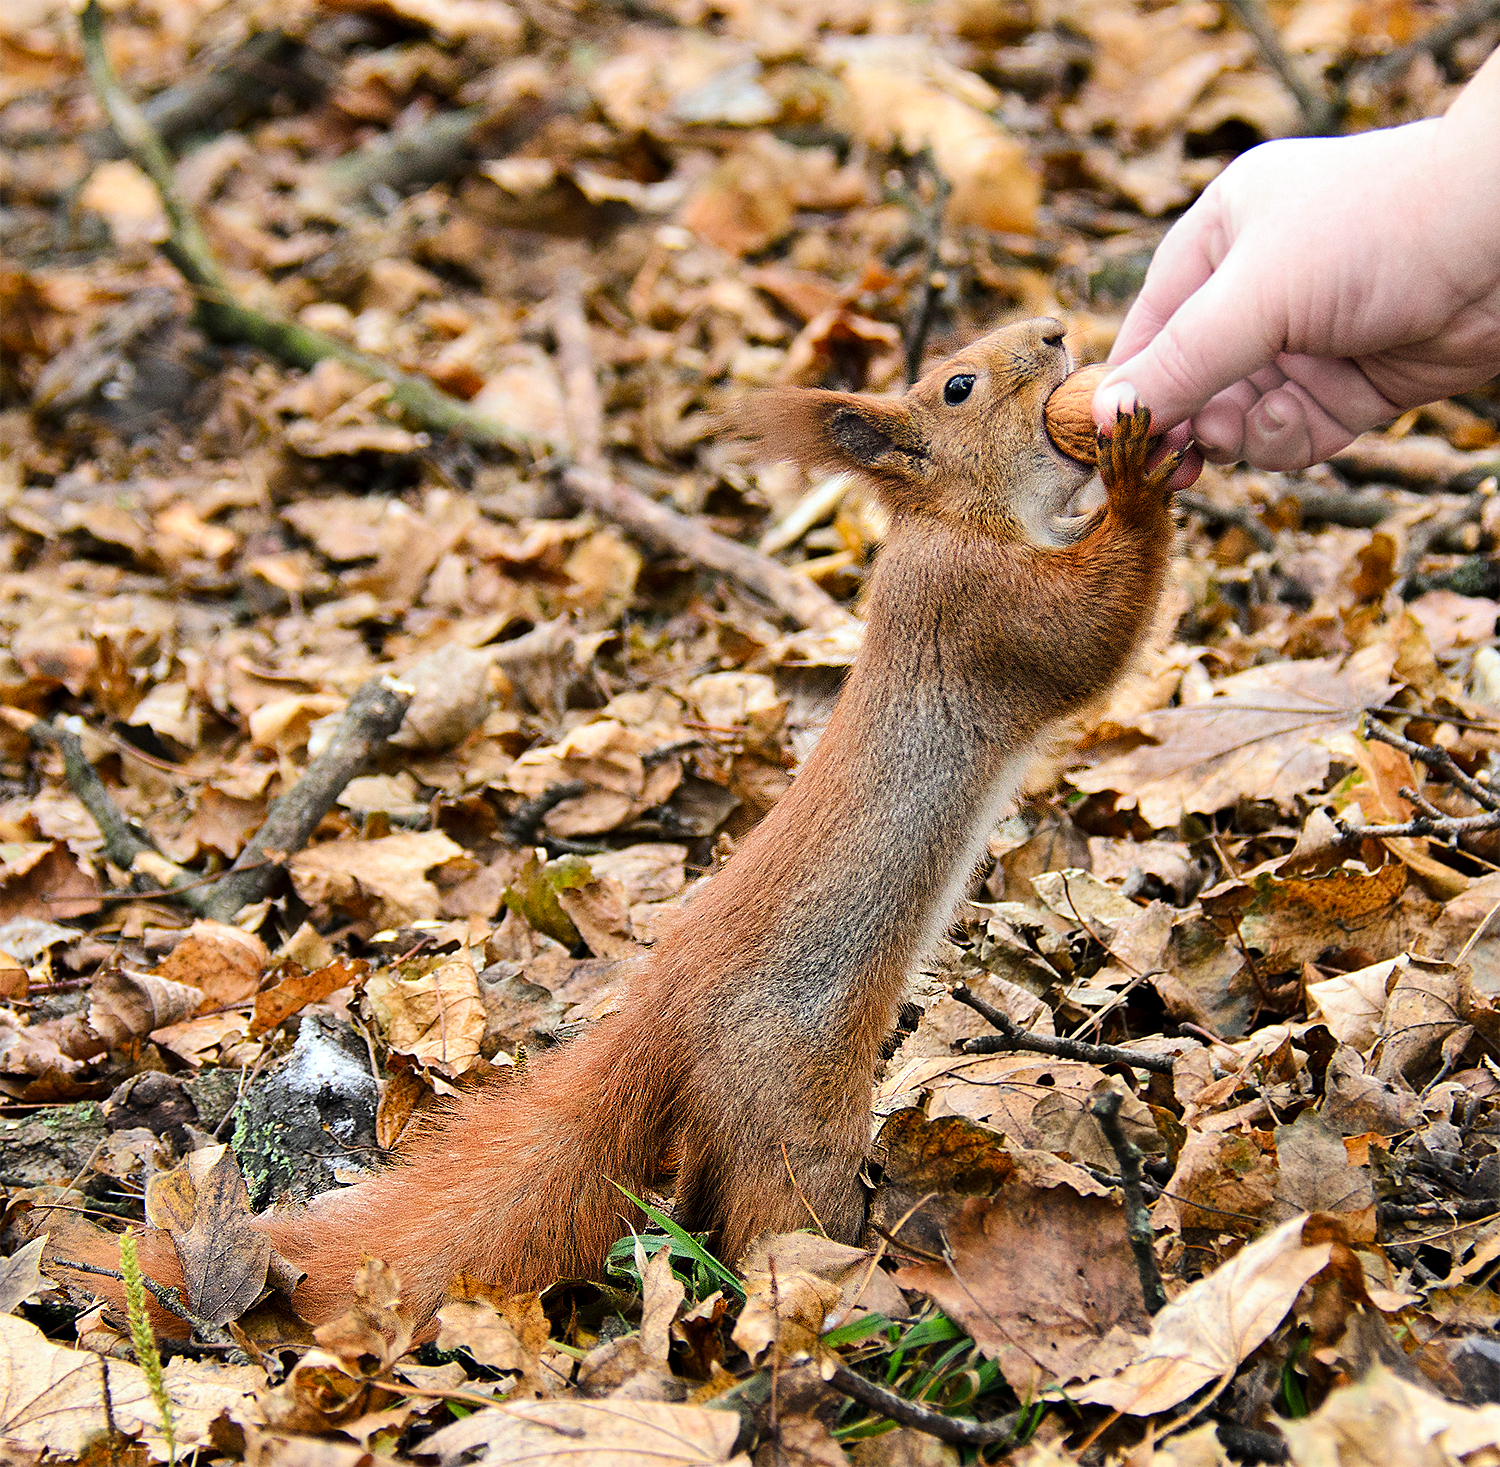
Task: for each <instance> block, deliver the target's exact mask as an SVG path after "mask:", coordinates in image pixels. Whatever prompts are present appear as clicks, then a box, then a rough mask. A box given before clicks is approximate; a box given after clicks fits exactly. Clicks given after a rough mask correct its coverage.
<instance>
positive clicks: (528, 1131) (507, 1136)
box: [259, 1015, 679, 1324]
mask: <svg viewBox="0 0 1500 1467" xmlns="http://www.w3.org/2000/svg"><path fill="white" fill-rule="evenodd" d="M630 1017H635V1016H633V1015H632V1016H630ZM630 1017H627V1016H626V1015H620V1016H618V1017H616V1018H612V1019H609V1020H606V1021H605V1022H604V1023H603V1024H601V1025H600V1026H599V1028H597V1029H595V1030H593V1031H591V1032H590V1033H588V1034H585V1035H583V1036H581V1037H580V1038H578V1039H576V1040H574V1041H573V1042H572V1043H570V1044H568V1045H566V1046H565V1047H563V1048H561V1049H559V1050H557V1051H555V1052H553V1053H550V1054H548V1055H546V1056H544V1057H542V1058H541V1059H538V1060H534V1061H533V1062H532V1063H531V1064H530V1065H529V1066H528V1067H527V1068H528V1073H527V1074H526V1076H525V1077H524V1078H520V1079H515V1080H510V1081H501V1082H499V1083H492V1084H490V1085H488V1086H486V1087H485V1088H484V1089H483V1090H479V1091H476V1092H475V1093H474V1094H472V1095H467V1096H465V1097H463V1098H462V1099H461V1100H459V1101H457V1102H456V1103H455V1105H454V1108H453V1110H452V1111H451V1112H450V1114H449V1115H448V1116H447V1117H446V1118H445V1119H441V1120H439V1121H437V1122H434V1123H433V1124H432V1125H430V1126H428V1127H426V1128H424V1129H423V1131H422V1132H421V1133H420V1134H419V1135H418V1137H417V1138H416V1139H415V1141H414V1142H413V1143H411V1144H409V1145H407V1146H405V1147H404V1148H403V1155H402V1160H401V1162H400V1163H399V1164H398V1165H396V1166H394V1167H392V1168H391V1169H390V1170H389V1171H387V1172H384V1173H382V1174H381V1175H380V1176H378V1177H374V1178H372V1179H371V1180H369V1181H367V1182H361V1183H359V1184H358V1185H357V1186H354V1187H351V1188H349V1189H347V1190H345V1191H343V1192H338V1193H332V1194H329V1195H328V1196H326V1197H325V1198H322V1199H318V1200H317V1201H315V1202H314V1203H313V1204H312V1205H311V1206H310V1207H307V1208H304V1209H300V1210H297V1211H292V1212H281V1213H272V1214H269V1215H268V1216H267V1217H265V1218H264V1219H262V1220H261V1222H260V1224H259V1225H260V1226H261V1227H263V1228H264V1230H265V1231H266V1233H267V1234H268V1235H269V1236H270V1238H271V1241H272V1243H273V1244H274V1245H275V1247H276V1249H277V1251H278V1252H280V1253H281V1254H283V1255H284V1256H285V1257H286V1258H288V1259H289V1260H290V1261H291V1262H292V1263H294V1264H296V1265H297V1267H299V1268H301V1269H303V1270H305V1272H306V1273H307V1278H306V1279H305V1280H304V1282H303V1283H302V1285H301V1286H300V1287H299V1288H298V1290H297V1293H296V1296H295V1301H294V1302H295V1303H296V1306H297V1309H298V1312H299V1313H300V1314H302V1316H303V1317H304V1318H305V1319H307V1320H309V1321H311V1322H312V1323H314V1324H318V1323H321V1322H322V1321H324V1320H326V1319H330V1318H333V1317H335V1316H337V1315H338V1314H340V1313H341V1312H342V1311H343V1310H344V1309H345V1308H346V1307H347V1306H348V1304H349V1302H350V1299H351V1295H350V1287H349V1286H350V1280H351V1278H352V1277H353V1274H354V1271H355V1269H356V1268H357V1267H358V1266H359V1263H360V1260H361V1259H362V1258H363V1257H365V1256H367V1255H368V1256H370V1257H373V1258H380V1259H383V1260H384V1261H385V1262H386V1263H388V1264H390V1265H391V1267H392V1268H394V1269H395V1270H396V1272H397V1274H398V1275H399V1276H400V1278H401V1282H402V1298H403V1301H404V1302H406V1303H408V1304H410V1305H411V1306H412V1307H413V1308H414V1310H415V1311H416V1312H417V1314H418V1315H419V1317H420V1318H422V1319H426V1318H427V1317H428V1316H429V1315H431V1313H432V1312H433V1311H434V1310H435V1309H436V1308H437V1307H438V1306H439V1305H440V1304H441V1303H442V1300H443V1295H444V1291H445V1289H446V1286H447V1283H448V1280H449V1279H450V1278H452V1277H453V1275H454V1274H456V1273H459V1272H463V1273H468V1274H472V1275H475V1276H476V1277H478V1278H480V1279H483V1280H485V1281H486V1282H489V1283H493V1284H498V1285H501V1286H503V1287H505V1288H506V1289H509V1290H512V1291H520V1290H525V1289H539V1288H544V1287H545V1286H546V1285H548V1284H550V1283H552V1282H553V1281H554V1280H556V1279H559V1278H588V1277H593V1276H596V1275H597V1274H598V1273H599V1271H600V1270H601V1269H602V1267H603V1265H604V1260H605V1256H606V1255H607V1253H608V1252H609V1248H610V1245H611V1244H612V1243H614V1241H615V1240H616V1239H617V1238H619V1237H620V1236H621V1235H622V1234H623V1233H624V1232H625V1230H626V1226H627V1224H628V1223H630V1222H634V1221H637V1220H638V1213H637V1209H636V1208H635V1207H634V1206H633V1205H632V1204H631V1203H630V1202H629V1201H628V1199H626V1198H625V1197H624V1196H622V1195H621V1193H620V1191H619V1189H618V1188H617V1187H616V1186H615V1185H614V1183H616V1182H618V1183H620V1184H621V1185H622V1186H625V1187H628V1188H630V1190H631V1191H633V1192H637V1193H639V1192H640V1190H641V1189H642V1188H643V1187H645V1186H649V1184H650V1181H651V1178H652V1176H653V1175H654V1174H655V1172H656V1170H657V1167H658V1165H659V1163H660V1161H661V1159H662V1156H663V1153H664V1152H665V1150H666V1147H667V1144H668V1141H669V1132H670V1126H671V1114H670V1112H671V1109H672V1103H673V1098H674V1096H675V1093H676V1088H677V1083H678V1079H679V1077H678V1075H677V1074H676V1071H677V1069H678V1066H676V1065H674V1064H673V1063H672V1062H671V1058H670V1056H668V1055H665V1054H660V1053H657V1054H653V1053H651V1052H650V1047H651V1046H650V1041H651V1040H652V1038H653V1035H652V1032H651V1031H652V1030H653V1029H654V1027H655V1026H654V1025H650V1024H644V1023H640V1022H636V1023H631V1022H630ZM657 1044H658V1045H659V1044H660V1040H659V1038H658V1039H657Z"/></svg>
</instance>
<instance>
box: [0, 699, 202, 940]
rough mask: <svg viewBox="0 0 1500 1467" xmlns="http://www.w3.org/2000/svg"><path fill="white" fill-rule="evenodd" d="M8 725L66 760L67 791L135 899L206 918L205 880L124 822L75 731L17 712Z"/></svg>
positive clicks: (11, 714) (10, 713)
mask: <svg viewBox="0 0 1500 1467" xmlns="http://www.w3.org/2000/svg"><path fill="white" fill-rule="evenodd" d="M4 715H5V722H7V723H9V724H11V725H12V726H13V727H17V728H20V727H22V720H23V719H29V722H26V723H25V725H24V729H23V731H24V732H25V734H26V735H27V737H28V738H29V739H30V740H31V742H32V743H34V744H40V745H45V746H48V747H50V748H54V749H56V750H57V751H58V753H59V754H61V755H62V761H63V776H64V778H65V779H66V780H67V781H68V788H69V789H71V790H72V791H73V793H74V794H75V795H77V796H78V799H79V802H80V803H81V804H82V805H83V807H84V809H85V810H87V811H88V812H89V815H90V816H91V817H92V818H93V821H94V824H95V825H97V826H98V827H99V834H100V835H101V836H102V837H103V838H104V854H105V856H106V858H107V859H108V860H109V861H110V862H112V863H113V864H114V865H116V866H118V867H119V868H120V870H122V871H124V872H126V873H128V875H129V877H130V885H131V890H132V895H133V896H136V897H140V896H146V895H164V896H170V897H172V898H173V899H175V900H178V901H181V902H183V903H184V904H185V905H186V906H188V907H190V908H192V909H193V910H194V911H195V912H197V913H198V914H199V915H200V916H206V915H207V911H206V907H207V900H208V899H207V894H206V892H205V891H204V890H203V884H204V883H203V878H202V877H200V876H195V875H194V874H193V873H192V872H191V871H187V870H184V869H183V867H181V866H179V865H178V864H177V863H176V862H175V861H169V860H168V859H167V858H166V857H165V856H164V855H162V853H161V852H160V851H158V850H157V849H156V847H155V846H154V845H152V844H151V842H150V841H149V840H147V839H146V838H145V837H144V836H143V835H141V834H140V832H139V831H137V830H136V828H135V827H134V826H133V825H132V824H131V823H130V822H129V821H128V820H127V819H126V818H125V816H124V814H123V813H122V812H121V810H120V807H119V806H118V805H116V804H115V802H114V800H113V798H112V797H111V796H110V793H109V791H108V790H107V789H106V788H105V786H104V781H103V780H102V779H100V778H99V773H98V771H97V770H96V769H95V768H94V766H93V765H92V764H90V763H89V759H88V755H87V754H86V753H84V749H83V742H82V740H80V739H79V737H78V735H77V734H76V733H74V732H73V731H72V730H71V729H66V728H59V727H58V726H57V725H56V724H53V723H48V722H47V720H46V719H45V718H31V717H30V715H28V714H25V713H22V712H20V711H19V710H17V709H9V708H8V709H5V710H4Z"/></svg>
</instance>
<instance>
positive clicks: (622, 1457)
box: [424, 1400, 743, 1467]
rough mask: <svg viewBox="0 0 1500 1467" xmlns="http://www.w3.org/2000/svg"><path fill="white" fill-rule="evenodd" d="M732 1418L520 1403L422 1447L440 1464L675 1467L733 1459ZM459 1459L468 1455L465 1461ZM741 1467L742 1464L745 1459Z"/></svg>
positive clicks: (647, 1406) (735, 1423) (603, 1404)
mask: <svg viewBox="0 0 1500 1467" xmlns="http://www.w3.org/2000/svg"><path fill="white" fill-rule="evenodd" d="M739 1429H740V1424H739V1417H738V1416H736V1415H735V1413H734V1412H732V1411H710V1410H705V1409H704V1408H703V1407H701V1406H674V1405H668V1404H666V1403H664V1402H658V1401H630V1400H623V1401H620V1400H606V1401H580V1400H569V1401H523V1402H520V1403H519V1404H517V1405H515V1406H501V1407H498V1408H496V1409H494V1410H485V1411H476V1412H475V1413H474V1414H473V1415H472V1416H470V1417H468V1419H467V1420H464V1421H457V1422H455V1423H454V1424H453V1425H452V1426H445V1427H444V1428H443V1429H442V1430H441V1431H439V1432H437V1433H435V1434H434V1435H433V1436H430V1437H429V1438H428V1439H427V1441H426V1442H425V1443H424V1447H425V1448H426V1450H427V1451H429V1452H431V1453H432V1454H433V1455H435V1456H437V1457H439V1458H440V1459H441V1460H442V1461H443V1462H445V1463H448V1462H458V1461H460V1460H477V1461H479V1462H482V1463H484V1464H486V1467H499V1464H503V1463H508V1462H517V1463H519V1462H524V1463H526V1464H527V1467H577V1463H578V1462H579V1461H580V1460H583V1459H587V1461H588V1463H589V1467H672V1464H674V1463H684V1464H690V1463H698V1462H702V1463H713V1462H727V1461H729V1460H730V1456H729V1453H730V1450H731V1448H732V1447H733V1446H734V1440H735V1437H737V1436H738V1435H739ZM464 1454H472V1455H471V1456H470V1457H468V1458H466V1457H465V1455H464ZM742 1460H743V1459H742Z"/></svg>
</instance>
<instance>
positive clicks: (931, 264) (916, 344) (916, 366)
mask: <svg viewBox="0 0 1500 1467" xmlns="http://www.w3.org/2000/svg"><path fill="white" fill-rule="evenodd" d="M917 164H918V167H919V169H924V170H926V171H927V172H928V173H930V174H931V175H932V182H933V196H932V208H931V209H930V210H929V211H928V214H927V229H926V234H927V260H926V264H925V266H924V268H923V270H922V293H921V294H920V295H919V296H918V297H917V299H916V301H915V302H913V305H912V309H911V313H910V315H909V316H908V318H907V322H906V331H905V333H904V334H905V336H906V385H907V386H908V387H910V386H911V384H912V383H913V382H915V381H916V380H917V378H918V377H920V376H921V375H922V353H923V352H924V351H926V350H927V338H928V337H929V336H930V335H931V334H932V323H933V321H934V320H936V319H937V303H938V301H939V299H940V298H941V297H942V294H943V292H944V291H945V290H946V289H947V288H948V277H947V276H946V275H945V274H944V273H943V272H942V271H941V270H940V269H939V268H938V266H939V265H940V264H941V263H942V261H941V258H940V251H941V250H942V245H943V212H944V210H945V209H946V208H947V207H948V195H949V194H951V193H952V192H953V185H952V184H951V183H949V181H948V179H947V176H946V175H945V174H944V173H943V172H942V170H941V169H939V168H938V166H937V162H936V161H935V160H934V158H933V156H932V150H931V149H930V148H923V149H922V151H921V153H920V154H919V155H918V158H917Z"/></svg>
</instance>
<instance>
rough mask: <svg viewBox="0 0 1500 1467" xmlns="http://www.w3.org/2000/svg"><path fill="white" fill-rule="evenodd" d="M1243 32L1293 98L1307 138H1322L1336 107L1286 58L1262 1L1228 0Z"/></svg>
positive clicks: (1329, 125)
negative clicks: (1240, 23)
mask: <svg viewBox="0 0 1500 1467" xmlns="http://www.w3.org/2000/svg"><path fill="white" fill-rule="evenodd" d="M1229 3H1230V4H1231V5H1232V6H1234V8H1235V11H1236V12H1237V14H1238V15H1239V18H1240V21H1241V22H1242V23H1243V25H1244V27H1245V29H1246V30H1247V31H1249V32H1250V34H1251V36H1252V37H1253V38H1254V40H1255V44H1256V45H1257V46H1259V47H1260V54H1261V55H1262V56H1263V57H1264V58H1265V61H1266V64H1267V65H1268V66H1269V67H1270V68H1271V70H1272V71H1274V72H1275V73H1276V75H1277V76H1279V77H1280V78H1281V81H1282V84H1283V85H1284V86H1285V87H1286V89H1287V91H1289V92H1290V93H1291V94H1292V96H1293V97H1295V98H1296V99H1297V110H1298V111H1299V112H1300V113H1301V114H1302V131H1303V133H1304V135H1306V136H1307V137H1323V136H1324V135H1326V134H1327V133H1329V132H1332V131H1333V125H1334V118H1335V113H1336V112H1337V110H1338V108H1337V106H1336V105H1335V104H1334V102H1332V101H1331V100H1330V99H1329V98H1328V97H1327V96H1326V95H1324V94H1323V93H1321V92H1319V91H1318V90H1316V89H1315V88H1314V87H1313V85H1312V84H1311V83H1310V82H1309V81H1308V79H1307V78H1306V77H1305V76H1304V75H1303V74H1302V71H1301V68H1299V67H1298V65H1297V63H1296V62H1295V61H1293V60H1292V58H1291V57H1290V56H1289V55H1287V50H1286V47H1285V46H1283V45H1282V44H1281V36H1280V35H1279V34H1278V33H1277V30H1276V23H1275V22H1274V21H1273V20H1272V19H1271V14H1270V12H1269V11H1268V10H1267V9H1266V6H1265V4H1264V0H1229Z"/></svg>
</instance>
